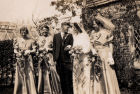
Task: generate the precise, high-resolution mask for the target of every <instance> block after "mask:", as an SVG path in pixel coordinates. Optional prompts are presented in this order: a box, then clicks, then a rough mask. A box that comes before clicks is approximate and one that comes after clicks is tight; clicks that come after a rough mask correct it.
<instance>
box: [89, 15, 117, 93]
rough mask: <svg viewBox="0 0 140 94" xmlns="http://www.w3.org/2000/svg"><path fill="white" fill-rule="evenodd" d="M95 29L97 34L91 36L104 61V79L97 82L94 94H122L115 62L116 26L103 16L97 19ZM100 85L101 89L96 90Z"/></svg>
mask: <svg viewBox="0 0 140 94" xmlns="http://www.w3.org/2000/svg"><path fill="white" fill-rule="evenodd" d="M95 19H96V20H95V22H94V27H95V29H96V30H95V32H92V34H91V41H92V43H93V46H94V48H95V49H96V51H97V54H98V56H99V57H100V59H101V61H102V67H103V78H101V79H100V83H99V82H97V81H96V80H95V81H94V82H95V83H96V84H95V86H94V94H120V89H119V85H118V81H117V77H116V73H115V70H114V68H113V67H112V66H113V65H114V60H113V56H112V54H113V45H112V43H111V41H112V39H113V35H112V31H113V30H114V28H115V26H114V25H113V24H112V22H111V21H110V20H108V19H106V18H104V17H102V16H101V15H99V14H98V15H97V16H96V17H95ZM99 84H100V88H96V86H97V85H99Z"/></svg>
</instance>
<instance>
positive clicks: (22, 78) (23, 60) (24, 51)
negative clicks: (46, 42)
mask: <svg viewBox="0 0 140 94" xmlns="http://www.w3.org/2000/svg"><path fill="white" fill-rule="evenodd" d="M28 34H29V31H28V29H27V27H22V28H21V29H20V35H21V38H17V39H15V41H14V48H15V49H14V53H15V54H16V58H17V63H16V74H15V85H14V94H37V92H36V87H35V78H34V69H33V62H32V56H31V54H32V53H34V52H35V51H36V50H35V46H34V41H33V39H31V38H29V37H28Z"/></svg>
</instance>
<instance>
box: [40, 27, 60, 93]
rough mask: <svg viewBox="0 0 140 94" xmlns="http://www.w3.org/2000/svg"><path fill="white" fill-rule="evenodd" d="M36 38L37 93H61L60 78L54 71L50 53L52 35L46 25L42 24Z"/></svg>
mask: <svg viewBox="0 0 140 94" xmlns="http://www.w3.org/2000/svg"><path fill="white" fill-rule="evenodd" d="M39 33H40V36H39V38H38V41H37V43H38V52H39V61H38V62H39V79H38V93H39V94H62V91H61V86H60V79H59V76H58V74H57V72H56V68H55V67H56V66H55V63H54V61H53V55H52V40H53V36H52V35H51V33H50V30H49V27H48V26H43V27H42V28H41V30H40V32H39Z"/></svg>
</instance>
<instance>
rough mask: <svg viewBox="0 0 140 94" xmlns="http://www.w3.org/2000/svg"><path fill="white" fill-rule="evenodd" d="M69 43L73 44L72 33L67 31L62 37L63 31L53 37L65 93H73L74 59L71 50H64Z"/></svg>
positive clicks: (58, 69)
mask: <svg viewBox="0 0 140 94" xmlns="http://www.w3.org/2000/svg"><path fill="white" fill-rule="evenodd" d="M68 45H71V46H72V45H73V36H72V34H69V33H67V34H66V35H64V38H62V36H61V33H58V34H55V35H54V38H53V59H54V61H55V62H56V70H57V72H58V74H59V75H60V80H61V87H62V92H63V94H73V89H72V61H71V58H70V54H69V51H66V50H64V49H65V47H67V46H68Z"/></svg>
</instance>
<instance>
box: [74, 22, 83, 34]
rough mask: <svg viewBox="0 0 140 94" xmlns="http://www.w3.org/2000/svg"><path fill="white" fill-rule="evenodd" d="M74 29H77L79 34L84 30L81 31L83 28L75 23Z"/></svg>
mask: <svg viewBox="0 0 140 94" xmlns="http://www.w3.org/2000/svg"><path fill="white" fill-rule="evenodd" d="M74 27H75V28H76V29H77V31H78V32H79V33H82V30H81V28H80V27H79V25H78V24H77V23H74Z"/></svg>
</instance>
